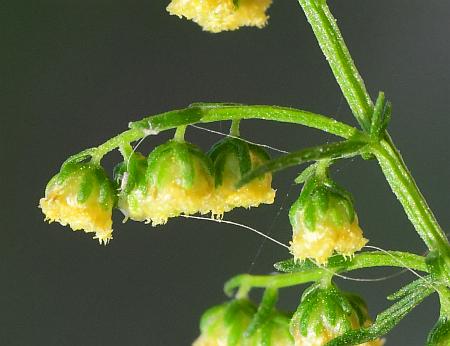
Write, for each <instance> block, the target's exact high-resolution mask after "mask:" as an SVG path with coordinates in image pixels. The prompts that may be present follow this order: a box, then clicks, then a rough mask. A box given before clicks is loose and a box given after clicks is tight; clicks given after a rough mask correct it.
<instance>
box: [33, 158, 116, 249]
mask: <svg viewBox="0 0 450 346" xmlns="http://www.w3.org/2000/svg"><path fill="white" fill-rule="evenodd" d="M114 202H115V193H114V187H113V183H112V182H111V181H110V180H109V179H108V177H107V176H106V173H105V171H104V170H103V168H101V167H100V166H98V165H95V164H92V163H67V164H65V165H63V167H62V168H61V171H60V172H59V173H58V174H57V175H55V176H54V177H53V178H52V179H51V180H50V182H49V183H48V185H47V188H46V190H45V197H44V198H41V200H40V202H39V205H40V207H41V209H42V212H43V213H44V214H45V218H46V220H49V221H50V222H53V221H57V222H59V223H60V224H61V225H63V226H65V225H69V226H70V227H71V228H72V229H73V230H74V231H77V230H84V231H85V232H86V233H95V236H94V239H98V241H99V242H100V244H102V243H103V244H105V245H106V244H107V243H108V242H109V241H110V240H111V239H112V220H111V215H112V208H113V206H114Z"/></svg>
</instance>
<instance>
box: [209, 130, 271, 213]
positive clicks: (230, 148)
mask: <svg viewBox="0 0 450 346" xmlns="http://www.w3.org/2000/svg"><path fill="white" fill-rule="evenodd" d="M208 155H209V157H210V158H211V160H212V162H213V165H214V176H215V185H216V192H215V195H216V199H215V200H214V202H213V203H212V205H211V209H212V213H213V215H223V213H224V212H228V211H230V210H232V209H234V208H237V207H244V208H250V207H256V206H258V205H259V204H261V203H266V204H271V203H273V200H274V198H275V190H273V189H272V187H271V183H272V174H270V173H266V174H264V175H263V176H262V177H259V178H256V179H254V180H252V181H251V182H250V183H248V184H246V185H244V186H242V187H240V188H238V189H237V188H236V187H235V185H236V184H237V183H238V181H239V180H240V179H241V178H242V176H243V175H244V174H245V173H247V172H248V171H250V170H252V169H254V168H256V167H258V166H259V165H261V164H262V163H264V162H265V161H267V160H269V156H268V155H267V153H266V152H265V151H264V150H262V149H260V148H259V147H257V146H255V145H251V144H248V143H246V142H244V141H242V140H240V139H237V138H226V139H224V140H222V141H220V142H218V143H216V144H215V145H214V146H213V147H212V148H211V150H210V151H209V153H208Z"/></svg>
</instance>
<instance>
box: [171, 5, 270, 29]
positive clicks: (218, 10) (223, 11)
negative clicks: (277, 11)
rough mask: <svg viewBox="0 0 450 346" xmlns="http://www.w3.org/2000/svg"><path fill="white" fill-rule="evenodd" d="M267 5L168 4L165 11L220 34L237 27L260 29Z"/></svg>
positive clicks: (265, 19) (265, 15)
mask: <svg viewBox="0 0 450 346" xmlns="http://www.w3.org/2000/svg"><path fill="white" fill-rule="evenodd" d="M271 3H272V0H172V2H171V3H170V4H169V6H167V11H168V12H169V13H170V14H172V15H176V16H178V17H180V18H182V17H186V18H187V19H190V20H192V21H194V22H196V23H197V24H199V25H200V26H201V27H202V28H203V30H206V31H210V32H220V31H226V30H236V29H238V28H240V27H241V26H256V27H258V28H262V27H263V26H265V25H266V23H267V19H268V16H267V14H266V11H267V9H268V8H269V6H270V4H271Z"/></svg>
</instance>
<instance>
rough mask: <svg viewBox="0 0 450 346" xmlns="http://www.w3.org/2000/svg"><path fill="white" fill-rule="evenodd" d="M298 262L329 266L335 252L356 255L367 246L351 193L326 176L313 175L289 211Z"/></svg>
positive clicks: (293, 245)
mask: <svg viewBox="0 0 450 346" xmlns="http://www.w3.org/2000/svg"><path fill="white" fill-rule="evenodd" d="M289 219H290V221H291V225H292V229H293V236H292V241H291V253H292V254H293V255H294V258H295V259H298V260H304V259H307V258H311V259H313V260H315V261H316V262H317V263H318V264H326V263H327V261H328V258H329V257H331V256H332V255H333V253H334V252H336V253H338V254H341V255H344V256H352V255H353V254H354V253H355V252H356V251H359V250H361V248H362V247H363V246H364V245H365V244H366V243H367V239H365V238H364V237H363V232H362V230H361V228H360V227H359V224H358V217H357V215H356V212H355V209H354V207H353V202H352V197H351V195H350V193H349V192H347V191H346V190H345V189H343V188H342V187H340V186H339V185H337V184H336V183H335V182H334V181H332V180H331V179H330V178H329V177H328V173H325V174H313V175H311V176H310V177H309V178H308V179H307V180H306V182H305V184H304V186H303V189H302V192H301V193H300V197H299V198H298V199H297V201H296V202H295V203H294V204H293V205H292V207H291V210H290V212H289Z"/></svg>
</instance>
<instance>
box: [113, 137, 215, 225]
mask: <svg viewBox="0 0 450 346" xmlns="http://www.w3.org/2000/svg"><path fill="white" fill-rule="evenodd" d="M129 161H130V162H129V163H127V164H126V165H125V167H123V165H122V166H121V167H118V168H117V170H116V171H117V175H118V178H119V179H120V177H122V179H121V193H120V197H119V208H120V209H121V210H122V212H123V213H124V214H125V216H126V217H129V218H131V219H132V220H136V221H143V220H145V221H147V222H152V224H153V225H158V224H163V223H166V222H167V219H168V218H170V217H174V216H179V215H180V214H187V215H189V214H195V213H202V214H205V213H208V212H209V211H210V207H209V201H210V199H211V196H212V194H213V190H214V185H213V178H212V175H211V172H212V167H211V162H210V160H209V159H208V158H207V157H206V156H205V155H204V154H203V153H202V152H201V151H200V149H199V148H197V147H196V146H194V145H193V144H189V143H186V142H179V141H175V140H172V141H169V142H167V143H165V144H163V145H160V146H158V147H157V148H155V149H154V150H153V151H152V152H151V153H150V155H149V157H148V159H147V162H145V160H143V158H142V156H141V155H140V154H139V155H136V156H135V155H132V157H131V158H130V160H129Z"/></svg>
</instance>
